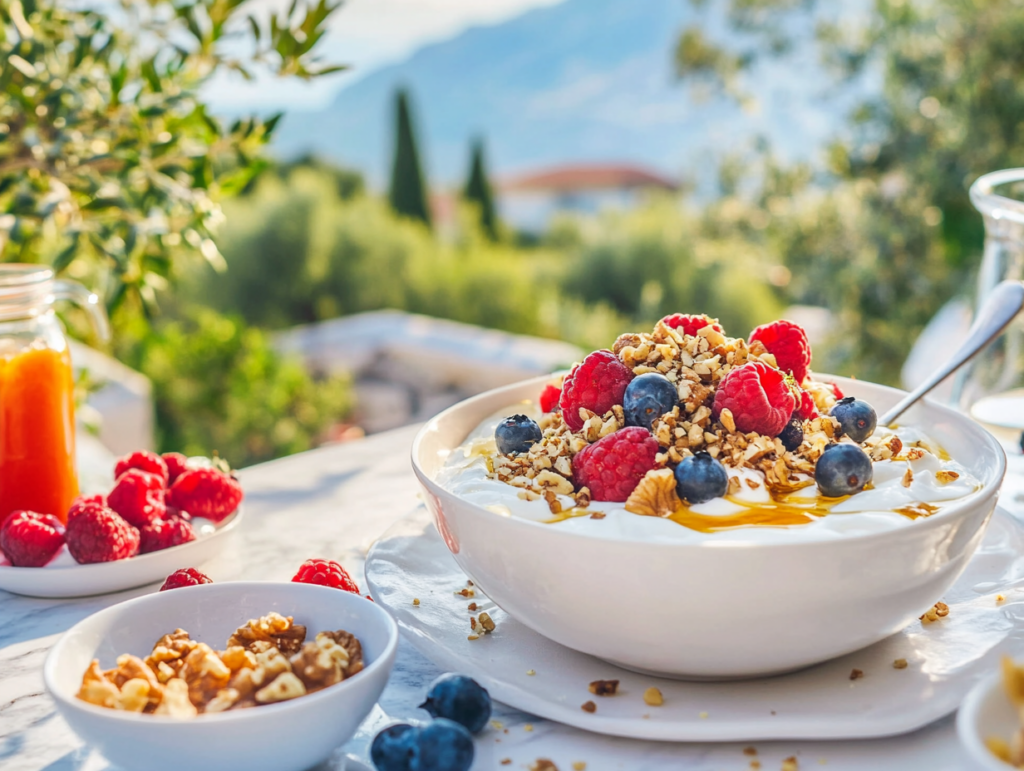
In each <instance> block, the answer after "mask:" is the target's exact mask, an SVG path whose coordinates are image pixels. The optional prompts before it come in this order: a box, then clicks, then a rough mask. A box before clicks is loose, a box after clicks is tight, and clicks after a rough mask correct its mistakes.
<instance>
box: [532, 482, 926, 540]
mask: <svg viewBox="0 0 1024 771" xmlns="http://www.w3.org/2000/svg"><path fill="white" fill-rule="evenodd" d="M813 484H814V482H813V480H803V481H798V482H791V483H789V484H785V485H782V484H773V485H768V486H767V487H768V494H769V495H770V496H771V499H772V501H771V503H751V502H749V501H743V500H740V499H738V498H736V497H734V496H732V495H726V496H724V498H725V500H727V501H729V503H732V504H734V505H736V506H739V507H741V508H743V509H745V511H741V512H739V513H737V514H725V515H719V514H698V513H697V512H695V511H693V510H691V509H690V507H689V506H687V505H686V504H685V503H684V504H683V505H682V506H681V507H680V508H679V509H678V510H677V511H675V512H674V513H672V514H669V515H668V516H667V517H665V519H670V520H672V521H673V522H675V523H676V524H678V525H682V526H683V527H686V528H689V529H690V530H694V531H696V532H698V533H716V532H718V531H720V530H734V529H736V528H740V527H790V526H793V525H807V524H810V523H811V522H814V521H815V520H816V519H820V518H821V517H824V516H826V515H828V514H829V513H830V512H831V510H832V507H834V506H836V505H837V504H839V503H841V502H843V501H845V500H847V499H848V498H849V497H850V496H848V495H846V496H843V497H841V498H826V497H825V496H824V495H819V496H817V497H816V498H814V499H808V498H801V497H798V496H796V495H795V493H796V492H798V491H799V490H803V489H805V488H807V487H810V486H812V485H813ZM938 510H939V507H938V506H936V505H934V504H931V503H923V502H922V503H912V504H910V505H907V506H903V507H902V508H899V509H895V510H894V511H895V512H896V513H897V514H901V515H903V516H904V517H907V518H908V519H919V518H921V517H930V516H931V515H932V514H934V513H935V512H937V511H938ZM592 513H593V512H591V511H590V509H581V508H578V507H577V508H572V509H566V510H565V511H563V512H561V513H559V514H555V515H554V516H552V517H551V518H549V519H544V520H541V521H542V522H543V523H544V524H546V525H553V524H556V523H558V522H564V521H565V520H567V519H575V518H577V517H585V516H588V515H589V514H592ZM634 516H640V515H634Z"/></svg>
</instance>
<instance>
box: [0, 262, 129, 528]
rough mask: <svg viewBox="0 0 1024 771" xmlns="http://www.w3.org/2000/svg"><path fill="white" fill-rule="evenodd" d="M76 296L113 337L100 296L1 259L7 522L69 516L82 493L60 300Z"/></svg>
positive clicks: (0, 436)
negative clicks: (15, 516)
mask: <svg viewBox="0 0 1024 771" xmlns="http://www.w3.org/2000/svg"><path fill="white" fill-rule="evenodd" d="M58 300H70V301H71V302H74V303H76V304H78V305H80V306H82V307H83V308H84V309H85V310H86V311H87V312H88V315H89V318H90V319H91V321H92V323H93V326H94V327H95V329H96V333H97V335H99V337H100V338H102V339H104V340H106V339H107V338H108V337H109V326H108V323H107V314H106V311H105V310H104V308H103V304H102V303H101V302H100V299H99V298H98V297H97V296H96V295H95V294H93V293H91V292H90V291H89V290H87V289H86V288H85V287H83V286H81V285H80V284H76V283H74V282H72V281H61V280H57V279H55V278H54V275H53V271H52V270H50V269H49V268H46V267H43V266H41V265H19V264H13V263H7V264H0V522H2V521H3V520H4V519H6V517H7V516H8V515H9V514H10V513H11V512H13V511H19V510H28V511H37V512H40V513H42V514H53V515H54V516H56V517H58V518H59V519H60V520H61V521H64V520H65V519H66V517H67V511H68V508H69V506H70V505H71V501H72V500H73V499H74V497H75V496H76V495H78V474H77V472H76V469H75V405H74V376H73V375H72V371H71V354H70V351H69V347H68V341H67V339H66V338H65V337H64V328H63V326H62V325H61V322H60V320H59V319H58V318H57V316H56V314H55V313H54V309H53V304H54V303H55V302H56V301H58Z"/></svg>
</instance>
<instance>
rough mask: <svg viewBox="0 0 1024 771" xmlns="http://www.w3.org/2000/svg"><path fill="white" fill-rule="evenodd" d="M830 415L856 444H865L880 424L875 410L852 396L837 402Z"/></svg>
mask: <svg viewBox="0 0 1024 771" xmlns="http://www.w3.org/2000/svg"><path fill="white" fill-rule="evenodd" d="M828 414H829V415H831V416H832V417H833V418H835V419H836V420H838V421H839V426H840V427H841V428H842V429H843V433H844V434H846V435H847V436H848V437H850V438H851V439H852V440H853V441H855V442H863V441H864V440H865V439H867V438H868V437H869V436H871V434H873V433H874V432H875V426H876V425H877V424H878V416H877V415H875V408H874V407H872V406H871V405H870V404H868V403H867V402H865V401H861V400H860V399H854V398H853V397H852V396H847V397H846V398H845V399H840V400H839V401H837V402H836V403H835V405H834V406H833V407H832V409H831V410H830V411H829V413H828Z"/></svg>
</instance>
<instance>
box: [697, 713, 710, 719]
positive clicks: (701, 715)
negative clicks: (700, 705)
mask: <svg viewBox="0 0 1024 771" xmlns="http://www.w3.org/2000/svg"><path fill="white" fill-rule="evenodd" d="M697 717H699V718H700V719H701V720H707V719H708V713H707V712H701V713H700V714H699V715H697Z"/></svg>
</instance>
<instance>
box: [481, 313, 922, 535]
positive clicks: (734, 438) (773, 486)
mask: <svg viewBox="0 0 1024 771" xmlns="http://www.w3.org/2000/svg"><path fill="white" fill-rule="evenodd" d="M810 366H811V346H810V344H809V343H808V340H807V334H806V333H805V332H804V330H803V329H802V328H801V327H800V326H799V325H797V324H794V323H793V322H790V321H784V320H783V321H776V322H773V323H771V324H765V325H764V326H760V327H758V328H757V329H755V330H753V331H752V332H751V333H750V335H749V336H748V337H747V339H743V338H740V337H729V336H728V335H726V333H725V330H724V329H723V328H722V326H721V325H720V324H719V323H718V321H717V320H715V319H711V318H708V317H707V316H699V315H684V314H674V315H671V316H666V317H665V318H663V319H661V321H659V322H658V323H657V324H656V325H655V327H654V329H653V330H652V331H651V332H650V333H636V334H624V335H621V336H619V338H618V339H617V340H616V341H615V344H614V346H613V347H612V349H611V350H601V351H595V352H593V353H591V354H590V355H589V356H587V357H586V358H585V359H584V360H583V361H582V362H581V363H579V364H577V365H576V366H575V367H573V368H572V370H571V371H570V372H569V374H568V375H566V376H565V377H564V379H562V381H561V382H560V383H559V382H555V383H551V384H549V385H547V386H546V387H545V388H544V390H543V391H542V393H541V394H540V395H539V396H540V406H541V409H542V410H543V411H544V415H543V417H541V418H540V419H539V420H537V421H534V420H531V419H530V418H528V417H526V416H524V415H513V416H511V417H509V418H506V419H504V420H503V421H502V422H501V423H500V424H499V425H498V427H497V430H496V431H495V436H494V438H495V444H496V446H497V453H496V454H495V455H493V456H491V457H489V458H488V473H489V475H490V476H491V477H492V478H494V479H498V480H500V481H503V482H506V483H508V484H510V485H513V486H515V487H518V488H520V492H519V497H521V498H525V499H527V500H535V499H539V498H544V499H545V500H546V501H547V503H548V505H549V506H550V508H551V511H552V513H555V514H558V513H561V512H562V511H563V501H561V500H560V499H559V496H570V497H571V498H572V499H573V501H574V505H575V506H576V507H585V506H587V505H588V504H589V503H590V501H591V500H595V501H618V502H625V503H626V508H627V510H630V511H634V512H635V513H638V514H654V515H658V516H666V515H668V514H671V513H672V512H673V511H675V509H676V508H678V507H679V506H680V505H682V503H684V502H685V503H688V504H699V503H703V502H706V501H709V500H711V499H714V498H719V497H722V496H726V495H728V494H730V493H732V492H736V491H737V490H738V489H739V486H740V484H741V481H740V476H739V474H737V473H735V471H736V470H740V469H748V470H751V471H754V472H759V473H760V475H761V476H760V477H759V478H760V479H762V480H763V484H765V485H767V487H768V489H769V490H789V491H792V490H795V489H799V488H800V487H805V486H809V485H812V484H815V483H817V485H818V488H819V490H820V493H821V495H822V496H824V497H826V498H840V497H843V496H847V495H853V494H855V493H858V492H860V491H861V490H863V489H864V488H865V486H866V485H868V484H870V482H871V479H872V460H883V459H889V458H894V457H896V456H898V455H899V453H900V452H901V450H902V449H903V448H902V447H894V446H893V442H892V441H891V440H886V441H884V442H883V441H882V440H880V439H879V438H877V437H874V436H873V434H874V430H875V424H876V422H877V421H876V416H875V410H874V409H873V408H872V407H871V405H870V404H868V403H866V402H864V401H861V400H858V399H854V398H852V397H845V396H844V395H843V393H842V392H841V391H840V389H839V387H838V386H837V385H835V384H833V383H826V382H821V381H818V380H815V378H814V376H813V374H812V373H811V369H810ZM898 441H899V440H898V439H896V440H895V442H896V443H898ZM915 452H916V453H918V454H917V456H916V457H920V454H921V453H922V451H921V450H920V449H916V450H915V449H912V448H910V449H908V450H907V453H915ZM907 453H905V454H907ZM908 457H909V459H911V460H912V459H914V458H913V457H910V456H908ZM730 472H733V473H730ZM748 476H749V475H748ZM746 482H747V483H748V484H751V485H753V484H760V482H757V481H756V480H754V479H749V478H748V479H747V480H746Z"/></svg>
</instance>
